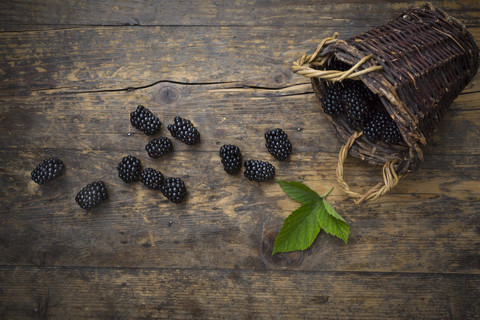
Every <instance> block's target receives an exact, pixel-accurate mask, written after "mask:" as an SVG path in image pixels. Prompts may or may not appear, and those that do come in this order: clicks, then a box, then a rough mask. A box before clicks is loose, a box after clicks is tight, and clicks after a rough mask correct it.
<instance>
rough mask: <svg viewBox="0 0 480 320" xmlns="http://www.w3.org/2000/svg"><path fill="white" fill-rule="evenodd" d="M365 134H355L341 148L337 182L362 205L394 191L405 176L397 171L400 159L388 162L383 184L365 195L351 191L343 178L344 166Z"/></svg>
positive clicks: (377, 185)
mask: <svg viewBox="0 0 480 320" xmlns="http://www.w3.org/2000/svg"><path fill="white" fill-rule="evenodd" d="M362 134H363V132H355V133H354V134H352V135H351V136H350V138H348V140H347V142H346V143H345V144H344V145H343V146H342V147H341V148H340V152H339V154H338V164H337V181H338V183H339V184H340V188H341V189H342V190H343V191H344V192H345V193H346V194H348V195H349V196H350V197H352V198H356V200H354V202H355V203H356V204H361V203H364V202H367V201H369V200H375V199H378V198H379V197H380V196H382V195H384V194H385V193H387V192H389V191H390V190H392V189H393V188H394V187H395V186H396V185H397V184H398V182H399V181H400V179H402V178H403V176H404V175H397V172H396V171H395V165H396V164H398V163H399V162H400V160H398V159H392V160H390V161H387V162H386V163H385V164H384V165H383V183H382V182H379V183H377V184H376V185H375V186H374V187H373V188H371V189H370V190H368V191H367V192H366V193H365V194H363V195H362V194H360V193H357V192H355V191H352V189H350V186H349V185H348V184H347V182H345V179H344V178H343V164H344V163H345V159H346V158H347V155H348V151H349V150H350V148H351V147H352V145H353V144H354V143H355V140H357V139H358V138H359V137H360V136H361V135H362Z"/></svg>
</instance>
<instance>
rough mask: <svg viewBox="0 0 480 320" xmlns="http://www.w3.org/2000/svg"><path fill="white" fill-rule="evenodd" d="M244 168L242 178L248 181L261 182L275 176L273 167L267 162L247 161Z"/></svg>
mask: <svg viewBox="0 0 480 320" xmlns="http://www.w3.org/2000/svg"><path fill="white" fill-rule="evenodd" d="M244 166H245V172H244V176H245V177H246V178H248V180H250V181H257V182H263V181H268V180H272V179H273V177H274V176H275V167H274V166H273V165H272V164H271V163H269V162H267V161H260V160H247V161H245V163H244Z"/></svg>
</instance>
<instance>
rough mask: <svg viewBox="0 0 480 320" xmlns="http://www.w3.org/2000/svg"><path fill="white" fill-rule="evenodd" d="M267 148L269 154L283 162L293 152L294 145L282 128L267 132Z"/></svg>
mask: <svg viewBox="0 0 480 320" xmlns="http://www.w3.org/2000/svg"><path fill="white" fill-rule="evenodd" d="M265 140H266V143H265V147H267V149H268V152H270V154H271V155H272V156H274V157H275V158H277V159H278V160H283V159H285V158H286V157H288V156H289V155H290V153H291V152H292V144H291V143H290V140H288V135H287V134H286V133H285V131H283V130H282V129H280V128H276V129H273V130H268V131H267V132H265Z"/></svg>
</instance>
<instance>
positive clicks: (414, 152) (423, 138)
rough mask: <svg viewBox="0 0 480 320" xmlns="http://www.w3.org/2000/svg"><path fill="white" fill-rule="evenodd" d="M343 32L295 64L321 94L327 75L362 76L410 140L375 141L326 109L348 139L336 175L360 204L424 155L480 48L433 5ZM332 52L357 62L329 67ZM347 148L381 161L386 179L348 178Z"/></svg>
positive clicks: (335, 77) (339, 77)
mask: <svg viewBox="0 0 480 320" xmlns="http://www.w3.org/2000/svg"><path fill="white" fill-rule="evenodd" d="M337 36H338V34H335V35H334V36H333V37H330V38H326V39H324V40H323V41H322V42H321V43H320V45H319V46H318V47H317V49H316V50H315V52H314V53H313V54H311V55H304V56H303V57H301V58H300V59H298V60H297V61H296V62H294V64H293V71H294V72H296V73H298V74H301V75H304V76H306V77H309V78H311V81H312V86H313V89H314V91H315V94H316V96H317V97H318V99H319V101H321V98H322V96H323V92H324V91H325V89H326V82H329V81H342V80H344V79H353V80H361V81H362V82H363V83H364V84H365V85H366V86H367V87H368V89H370V90H371V91H372V92H373V93H374V94H376V95H377V96H378V97H379V98H380V100H381V102H382V105H383V107H384V108H385V110H386V111H387V112H388V113H389V115H390V116H391V117H392V119H393V120H394V121H395V123H396V124H397V127H398V128H399V130H400V132H401V135H402V137H403V140H404V141H403V142H402V143H401V144H398V145H393V146H389V145H386V144H384V143H381V142H380V143H372V142H370V141H369V140H368V139H366V138H365V137H363V136H362V132H356V131H355V130H353V129H352V128H351V127H350V126H349V124H348V122H347V121H346V120H345V119H344V117H342V116H340V117H339V116H336V117H332V116H329V115H327V114H325V116H326V117H327V118H328V119H329V120H330V121H331V122H332V123H333V125H334V127H335V129H336V132H337V134H338V136H339V138H340V140H341V141H342V142H343V143H344V144H345V145H344V146H343V147H342V148H341V150H340V154H339V161H338V166H337V179H338V181H339V183H340V186H341V187H342V189H343V190H344V191H345V192H346V193H347V194H348V195H350V196H351V197H353V198H355V199H356V200H355V202H356V203H362V202H364V201H367V200H372V199H376V198H378V197H379V196H381V195H383V194H385V193H386V192H388V191H390V190H391V189H392V188H393V187H395V185H396V184H397V183H398V181H399V180H400V178H402V177H403V176H404V175H405V174H406V173H408V172H411V171H415V170H416V169H418V167H419V165H420V164H421V163H422V162H423V153H422V150H421V147H422V146H423V145H425V144H426V142H427V138H428V136H429V135H430V134H431V133H432V132H433V131H434V130H435V129H436V127H437V123H438V121H439V119H440V118H442V116H443V115H444V114H445V111H446V109H447V108H448V107H449V106H450V105H451V103H452V102H453V100H454V99H455V98H456V97H457V96H458V94H459V93H460V92H461V91H462V90H463V89H464V88H465V86H466V85H467V84H468V83H469V82H470V81H471V80H472V78H473V77H474V75H475V74H476V72H477V70H478V64H479V60H478V58H479V50H478V47H477V45H476V44H475V41H474V39H473V37H472V35H471V34H470V33H469V32H468V31H467V30H466V28H465V26H464V25H463V24H462V23H461V22H460V21H458V20H457V19H455V18H453V17H450V16H448V15H447V14H446V13H444V12H443V11H441V10H439V9H436V8H433V7H432V6H431V5H430V4H428V5H426V6H424V7H422V8H416V9H410V10H408V11H406V12H404V13H403V14H401V15H400V16H399V17H398V18H396V19H395V20H392V21H390V22H388V23H386V24H384V25H382V26H380V27H377V28H374V29H372V30H370V31H368V32H365V33H363V34H361V35H358V36H355V37H353V38H350V39H348V40H345V41H344V40H340V39H337ZM334 57H335V58H336V59H338V60H340V61H342V62H345V63H347V64H348V65H350V66H352V67H351V69H350V70H347V71H335V70H325V66H326V65H327V63H328V62H329V60H330V59H332V58H334ZM348 153H350V154H351V155H352V156H354V157H357V158H360V159H362V160H365V161H367V162H368V163H371V164H375V165H383V180H384V181H383V182H380V183H378V184H377V185H376V186H374V187H373V188H371V189H370V190H369V191H367V192H366V193H365V194H359V193H356V192H354V191H352V190H351V189H350V187H349V186H348V184H347V183H346V182H345V180H344V178H343V163H344V161H345V158H346V156H347V154H348Z"/></svg>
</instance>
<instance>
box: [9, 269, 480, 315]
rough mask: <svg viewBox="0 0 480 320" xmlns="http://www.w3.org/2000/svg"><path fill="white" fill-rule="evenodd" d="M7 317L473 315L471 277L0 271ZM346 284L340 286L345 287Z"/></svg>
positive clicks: (475, 283) (475, 279)
mask: <svg viewBox="0 0 480 320" xmlns="http://www.w3.org/2000/svg"><path fill="white" fill-rule="evenodd" d="M0 281H1V284H2V288H3V292H2V295H3V299H2V301H1V303H0V316H2V318H8V319H33V318H39V317H40V318H48V319H65V318H69V319H85V318H88V319H105V318H115V319H132V318H142V319H157V318H169V319H191V318H202V319H206V318H216V319H219V318H222V319H223V318H227V319H250V318H255V319H257V318H258V319H265V318H275V319H290V318H309V319H311V318H318V317H321V318H322V319H337V318H340V319H384V318H388V319H410V318H422V319H464V320H468V319H476V317H477V316H478V314H479V313H480V303H479V301H478V295H479V294H480V292H479V287H480V278H479V276H478V275H455V274H443V275H442V274H417V273H412V274H398V273H385V274H384V273H369V272H367V273H350V272H348V273H345V272H272V271H255V270H250V271H241V270H234V269H232V270H196V269H156V268H154V269H136V268H132V269H110V268H41V269H36V268H24V267H16V268H8V267H3V268H1V269H0ZM345 288H348V290H345Z"/></svg>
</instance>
